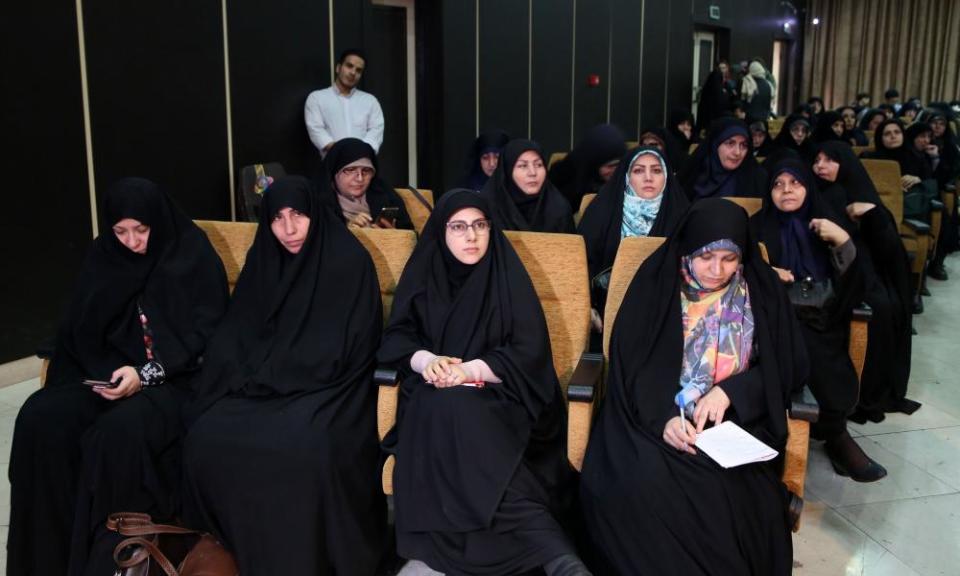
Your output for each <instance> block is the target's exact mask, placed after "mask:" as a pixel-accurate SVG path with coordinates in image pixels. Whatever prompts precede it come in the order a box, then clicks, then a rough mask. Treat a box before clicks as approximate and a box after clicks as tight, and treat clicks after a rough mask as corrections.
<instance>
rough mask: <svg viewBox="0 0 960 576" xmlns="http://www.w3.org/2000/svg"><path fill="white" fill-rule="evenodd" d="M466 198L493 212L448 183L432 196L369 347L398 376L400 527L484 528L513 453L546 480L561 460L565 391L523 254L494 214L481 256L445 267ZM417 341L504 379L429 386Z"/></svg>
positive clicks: (514, 461)
mask: <svg viewBox="0 0 960 576" xmlns="http://www.w3.org/2000/svg"><path fill="white" fill-rule="evenodd" d="M467 207H473V208H477V209H478V210H480V211H481V212H483V213H484V214H487V215H489V214H490V208H489V206H488V204H487V202H486V200H485V199H484V198H483V197H482V196H480V195H478V194H476V193H475V192H473V191H470V190H465V189H457V190H452V191H450V192H448V193H446V194H445V195H444V196H443V197H442V198H441V199H440V201H439V202H438V203H437V207H436V209H435V210H434V211H433V213H432V214H431V216H430V219H429V220H428V221H427V224H426V226H425V227H424V231H423V235H422V237H421V238H420V241H419V242H418V244H417V247H416V249H415V250H414V252H413V255H412V256H411V257H410V260H409V261H408V262H407V265H406V268H405V269H404V271H403V276H402V277H401V278H400V283H399V285H398V286H397V292H396V296H395V298H394V302H393V310H392V312H391V315H390V322H389V323H388V325H387V329H386V331H385V333H384V337H383V345H382V346H381V348H380V352H379V354H378V358H379V360H380V362H381V363H384V364H386V365H394V366H397V367H398V368H399V369H400V370H401V374H402V375H403V376H404V379H403V383H402V384H401V400H400V408H399V411H398V417H397V432H398V434H397V437H398V444H397V450H398V457H397V468H396V471H395V474H394V480H395V486H396V494H397V495H398V497H397V519H396V524H397V529H398V530H402V531H415V532H419V531H446V532H465V531H470V530H477V529H481V528H489V527H490V522H491V519H492V518H493V515H494V513H495V511H496V509H497V507H498V505H499V504H500V501H501V500H502V498H503V495H504V491H505V490H506V487H507V485H508V483H509V482H510V480H511V478H512V477H513V475H514V472H515V471H516V469H517V467H518V466H519V465H520V461H521V459H524V460H525V461H526V464H527V465H528V466H529V467H530V468H531V469H532V470H533V471H534V472H535V473H536V475H537V477H538V478H539V479H540V480H541V482H543V483H545V484H549V483H550V482H551V480H556V479H557V478H558V477H559V475H558V474H557V473H556V471H557V470H564V469H565V468H566V466H567V464H566V455H565V453H564V450H565V447H564V444H563V442H562V438H561V437H562V436H563V435H565V426H564V424H563V421H564V418H563V414H564V411H563V395H562V393H561V391H560V386H559V383H558V381H557V376H556V373H555V372H554V368H553V361H552V359H553V357H552V354H551V350H550V337H549V334H548V333H547V325H546V320H545V318H544V315H543V311H542V308H541V307H540V302H539V300H538V299H537V295H536V292H535V291H534V289H533V284H532V283H531V281H530V277H529V275H528V274H527V271H526V269H525V268H524V266H523V263H522V262H521V261H520V258H519V257H518V256H517V254H516V252H515V251H514V250H513V247H512V246H511V244H510V242H509V241H508V240H507V238H506V237H505V236H504V235H503V233H502V231H501V229H500V228H499V226H498V225H497V224H496V223H494V225H493V227H492V228H491V230H490V238H489V245H488V248H487V252H486V254H485V255H484V256H483V257H482V258H481V259H480V261H479V262H477V263H476V264H474V265H472V266H467V265H464V264H460V263H459V261H457V263H455V264H453V267H451V264H452V258H451V256H452V255H450V254H449V251H448V249H447V248H446V240H445V232H446V224H447V222H448V221H449V219H450V217H451V216H452V215H453V214H455V213H456V212H457V211H458V210H461V209H463V208H467ZM451 276H456V277H457V278H456V279H455V280H452V279H451ZM418 350H427V351H429V352H432V353H434V354H440V355H445V356H453V357H457V358H461V359H463V360H464V361H469V360H474V359H482V360H483V361H485V362H486V363H487V365H488V366H489V367H490V369H491V370H492V371H493V373H494V374H496V375H497V377H498V378H500V380H501V381H502V382H501V383H500V384H487V385H486V387H484V388H483V389H476V388H467V387H463V386H458V387H454V388H449V389H438V388H435V387H433V386H429V385H427V384H425V383H424V380H423V377H422V376H421V375H420V374H417V373H411V370H410V357H411V356H412V355H413V354H414V353H415V352H417V351H418ZM445 416H446V417H445ZM451 418H453V419H455V421H450V419H451ZM563 437H565V436H563ZM386 443H387V444H388V445H389V443H390V438H388V439H387V442H386Z"/></svg>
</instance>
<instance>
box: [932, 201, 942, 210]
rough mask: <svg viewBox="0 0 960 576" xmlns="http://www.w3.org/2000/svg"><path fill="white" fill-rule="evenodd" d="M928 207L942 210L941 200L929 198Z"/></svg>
mask: <svg viewBox="0 0 960 576" xmlns="http://www.w3.org/2000/svg"><path fill="white" fill-rule="evenodd" d="M930 207H931V208H933V209H934V210H943V202H941V201H939V200H931V201H930Z"/></svg>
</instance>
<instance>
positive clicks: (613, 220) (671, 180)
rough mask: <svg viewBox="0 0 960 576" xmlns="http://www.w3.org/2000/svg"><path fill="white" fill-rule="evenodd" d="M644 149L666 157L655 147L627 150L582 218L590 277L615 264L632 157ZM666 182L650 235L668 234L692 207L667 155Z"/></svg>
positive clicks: (581, 225) (581, 231)
mask: <svg viewBox="0 0 960 576" xmlns="http://www.w3.org/2000/svg"><path fill="white" fill-rule="evenodd" d="M644 150H652V151H654V152H657V153H658V154H660V155H661V157H663V154H662V153H661V152H660V151H659V150H657V149H656V148H649V147H646V148H644V147H641V148H635V149H633V150H630V151H628V152H627V153H626V154H624V155H623V158H622V159H621V160H620V165H619V166H618V167H617V171H616V172H614V174H613V176H611V177H610V180H609V181H608V182H607V183H606V184H605V185H604V187H603V188H601V189H600V192H599V193H598V194H597V197H596V198H595V199H594V200H593V202H591V203H590V206H588V207H587V210H586V211H585V212H584V214H583V217H582V218H581V220H580V226H579V227H578V229H577V232H578V233H579V234H581V235H582V236H583V238H584V241H585V242H586V245H587V264H588V266H589V268H590V277H591V278H593V277H594V276H596V275H597V274H599V273H600V272H602V271H604V270H606V269H608V268H610V267H611V266H613V260H614V259H615V258H616V256H617V249H618V248H619V247H620V227H621V224H622V222H623V195H624V193H625V192H626V178H627V174H628V173H629V170H630V164H631V162H632V161H633V159H634V158H635V157H636V156H637V155H638V154H640V152H642V151H644ZM664 162H665V163H666V165H667V182H666V187H665V188H664V191H663V200H662V201H661V203H660V211H659V212H658V213H657V219H656V220H655V221H654V222H653V226H652V227H651V228H650V234H649V235H650V236H669V235H670V234H671V233H672V232H673V230H674V228H675V227H676V225H677V224H678V223H679V222H680V219H681V218H682V217H683V214H684V213H685V212H686V211H687V208H688V207H689V206H690V201H689V200H687V197H686V195H685V194H684V193H683V190H682V189H681V188H680V183H679V182H677V178H676V177H675V176H673V174H672V171H671V170H670V163H669V161H668V160H667V158H666V157H664Z"/></svg>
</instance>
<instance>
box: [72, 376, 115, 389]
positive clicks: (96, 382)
mask: <svg viewBox="0 0 960 576" xmlns="http://www.w3.org/2000/svg"><path fill="white" fill-rule="evenodd" d="M80 383H81V384H83V385H84V386H91V387H93V386H96V387H97V388H116V387H117V386H119V385H120V378H117V380H116V381H115V382H110V381H109V380H89V379H85V380H81V381H80Z"/></svg>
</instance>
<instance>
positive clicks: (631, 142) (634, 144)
mask: <svg viewBox="0 0 960 576" xmlns="http://www.w3.org/2000/svg"><path fill="white" fill-rule="evenodd" d="M624 145H626V147H627V150H633V149H634V148H639V147H640V141H639V140H627V141H626V142H624Z"/></svg>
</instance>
